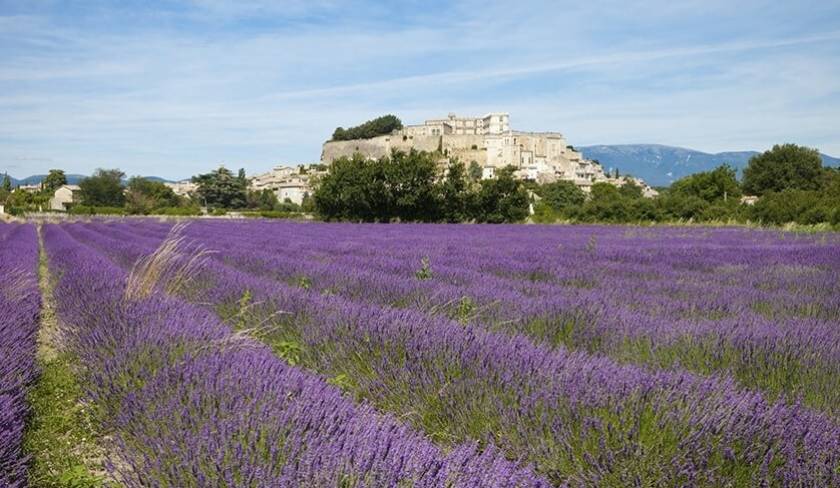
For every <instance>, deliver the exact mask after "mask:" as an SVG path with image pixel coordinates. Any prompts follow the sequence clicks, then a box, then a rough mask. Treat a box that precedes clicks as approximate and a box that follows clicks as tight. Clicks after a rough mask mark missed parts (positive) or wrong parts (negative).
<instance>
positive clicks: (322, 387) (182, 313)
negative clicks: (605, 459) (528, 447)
mask: <svg viewBox="0 0 840 488" xmlns="http://www.w3.org/2000/svg"><path fill="white" fill-rule="evenodd" d="M45 242H46V247H47V252H48V255H49V258H50V265H51V267H52V268H53V270H54V272H55V273H56V274H57V275H59V276H61V279H60V281H59V282H58V284H57V286H56V289H55V297H56V302H57V310H58V313H59V315H60V316H61V317H62V320H63V322H64V323H65V324H67V331H66V334H65V336H66V337H65V339H66V341H67V345H68V347H70V348H71V349H72V351H73V352H74V353H75V354H76V355H77V356H78V357H79V360H80V362H81V363H82V365H83V366H85V370H86V371H87V377H86V384H87V385H88V397H89V399H90V401H92V403H93V404H94V405H95V406H96V410H97V412H98V419H99V420H100V421H101V422H102V424H103V426H104V427H105V429H106V430H107V431H109V432H111V433H112V438H113V443H114V446H111V447H113V448H114V449H112V450H111V452H112V454H111V455H110V457H109V459H108V466H109V470H110V471H111V474H112V476H113V477H115V478H116V479H117V480H118V481H120V482H122V483H124V484H125V485H126V486H545V485H546V483H545V482H544V481H541V480H540V479H539V478H538V477H536V476H535V475H533V474H532V473H531V472H530V471H529V470H526V469H521V468H517V467H516V466H515V465H514V464H512V463H511V462H509V461H507V460H505V459H504V458H503V457H502V456H501V455H500V454H499V453H498V452H497V451H495V450H494V449H493V448H492V447H490V448H487V449H483V450H479V449H477V448H476V446H475V445H474V444H464V445H459V446H455V447H453V449H451V450H450V451H448V452H446V453H444V452H442V451H441V450H440V449H438V448H437V447H435V446H434V445H433V444H431V443H430V442H428V441H427V440H426V439H424V438H423V437H422V436H420V435H418V434H416V433H414V432H412V431H411V430H410V429H408V428H407V427H405V426H403V425H401V424H399V423H398V422H396V421H394V420H393V419H392V418H390V417H387V416H382V415H380V414H378V413H376V412H375V411H373V410H372V409H371V408H370V407H369V406H365V405H356V404H353V403H352V402H350V401H348V400H347V399H346V398H345V397H343V396H342V395H341V393H340V391H339V390H338V389H336V388H335V387H333V386H330V385H327V384H326V383H325V382H324V381H323V380H322V379H320V378H318V377H317V376H313V375H311V374H308V373H305V372H303V371H301V370H299V369H297V368H294V367H292V366H289V365H288V364H286V363H285V362H283V361H280V360H279V359H277V358H276V357H275V356H274V355H273V354H271V351H270V350H269V349H268V348H266V347H265V346H261V345H259V344H258V343H256V342H254V341H252V340H250V339H248V338H247V337H244V336H241V335H234V334H232V333H231V331H230V330H229V329H228V327H226V326H224V325H223V324H222V323H220V322H219V320H218V319H217V318H216V317H215V316H214V315H213V314H210V313H208V312H206V311H203V310H201V309H199V308H197V307H195V306H192V305H189V304H186V303H184V302H181V301H178V300H175V299H172V298H168V297H165V296H162V295H160V294H159V293H152V294H151V295H148V296H144V297H140V298H138V297H137V296H135V295H134V294H131V293H130V294H129V295H126V290H125V281H126V274H125V272H124V271H123V270H121V269H119V268H117V267H115V266H112V265H108V264H107V263H105V262H104V260H103V256H102V255H100V254H99V253H98V252H96V251H94V250H93V249H91V248H90V247H88V246H85V245H82V244H80V243H78V242H77V241H75V240H74V239H72V238H71V237H70V236H69V235H68V234H67V233H66V232H65V231H64V229H63V228H61V227H60V226H48V227H47V229H46V232H45ZM127 296H128V297H132V298H127Z"/></svg>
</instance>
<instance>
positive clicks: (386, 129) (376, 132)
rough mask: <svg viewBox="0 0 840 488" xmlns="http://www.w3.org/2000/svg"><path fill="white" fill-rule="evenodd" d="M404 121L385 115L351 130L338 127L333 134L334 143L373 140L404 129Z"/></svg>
mask: <svg viewBox="0 0 840 488" xmlns="http://www.w3.org/2000/svg"><path fill="white" fill-rule="evenodd" d="M402 128H403V125H402V121H400V119H399V118H397V117H396V116H394V115H383V116H382V117H377V118H375V119H373V120H368V121H367V122H365V123H364V124H361V125H358V126H356V127H351V128H349V129H344V128H342V127H338V128H336V129H335V132H333V136H332V140H333V141H349V140H352V139H371V138H373V137H376V136H381V135H385V134H390V133H391V132H393V131H395V130H399V129H402Z"/></svg>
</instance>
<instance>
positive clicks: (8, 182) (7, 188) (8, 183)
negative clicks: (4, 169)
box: [2, 174, 12, 194]
mask: <svg viewBox="0 0 840 488" xmlns="http://www.w3.org/2000/svg"><path fill="white" fill-rule="evenodd" d="M2 190H3V191H4V192H6V193H7V194H8V193H11V192H12V179H11V178H9V175H8V174H4V175H3V186H2Z"/></svg>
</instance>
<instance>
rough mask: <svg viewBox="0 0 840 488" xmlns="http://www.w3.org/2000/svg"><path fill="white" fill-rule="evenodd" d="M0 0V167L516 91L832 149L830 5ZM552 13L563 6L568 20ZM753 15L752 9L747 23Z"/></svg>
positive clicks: (595, 111)
mask: <svg viewBox="0 0 840 488" xmlns="http://www.w3.org/2000/svg"><path fill="white" fill-rule="evenodd" d="M513 11H514V10H512V9H511V8H510V7H508V6H506V5H505V4H501V3H487V2H481V3H479V2H459V3H458V4H450V3H445V2H424V3H420V2H407V3H401V4H399V5H396V6H394V5H378V4H377V3H375V2H352V3H337V2H331V1H313V2H291V3H288V2H283V5H277V4H275V3H274V2H267V1H263V2H259V1H258V2H249V3H247V4H245V3H243V2H234V1H228V0H194V1H191V2H170V1H156V2H124V3H121V4H120V5H111V4H110V3H108V2H102V1H96V0H91V1H87V2H84V3H81V4H75V5H74V6H73V7H67V6H64V5H61V4H55V3H51V2H45V3H41V2H38V3H33V2H18V1H2V0H0V39H2V46H0V52H2V53H3V56H2V60H0V87H2V88H3V92H4V95H3V96H2V97H0V118H1V119H2V122H0V169H2V170H4V171H7V172H8V173H9V174H10V175H20V178H21V179H22V178H26V177H27V176H31V175H36V174H45V173H47V171H48V170H49V169H52V168H61V169H64V170H65V171H66V172H67V173H68V174H70V173H74V174H90V173H91V172H92V171H93V170H94V169H95V168H98V167H104V168H109V167H119V168H120V169H122V170H123V171H125V172H126V174H128V175H134V174H137V175H144V176H159V177H162V178H165V179H169V180H182V179H185V178H188V177H189V175H194V174H198V173H205V172H207V171H209V170H211V169H213V168H214V167H216V166H217V165H218V164H219V163H223V164H225V166H226V167H228V168H231V169H236V168H239V167H244V168H245V169H246V171H247V173H248V174H251V175H253V174H259V173H263V172H266V171H268V170H270V169H271V168H272V167H274V166H277V165H283V164H287V165H296V164H300V163H310V162H317V161H318V159H319V156H320V151H321V144H322V143H323V142H324V141H325V140H327V139H329V137H330V135H331V134H332V131H333V130H334V129H335V127H338V126H343V127H348V126H353V125H357V124H359V123H362V122H364V121H365V120H369V119H371V118H374V117H376V116H379V115H383V114H387V113H393V114H395V115H397V116H399V117H400V118H401V119H402V120H403V122H404V123H406V124H414V123H422V121H423V120H425V119H429V118H435V117H442V116H445V115H446V114H447V113H448V112H456V113H458V114H463V115H480V114H483V113H486V112H494V111H505V112H509V113H510V114H511V126H512V127H513V128H514V129H516V130H545V131H547V130H552V131H558V132H562V133H563V134H564V135H566V137H567V139H568V141H569V143H570V144H572V145H574V146H575V147H583V146H593V145H624V144H642V143H639V142H637V141H657V142H655V143H651V144H660V145H667V146H676V147H683V148H692V149H694V150H698V151H701V152H706V153H711V154H715V153H720V152H741V151H763V150H766V149H769V148H770V147H771V146H772V145H773V144H781V143H785V142H794V143H797V144H801V145H805V146H808V147H815V148H817V149H819V150H820V151H821V152H822V153H823V154H827V155H832V156H834V155H838V156H840V134H837V133H836V130H834V129H833V126H832V123H833V121H834V120H836V119H837V117H838V115H840V89H839V88H840V86H838V82H837V80H838V79H840V43H838V42H837V41H839V40H840V30H838V28H837V26H838V20H840V5H824V4H823V3H821V2H805V3H804V4H798V5H778V4H777V3H773V2H749V3H747V4H740V5H735V6H733V5H729V4H727V3H724V2H714V3H707V2H706V3H697V4H678V5H673V4H672V3H669V2H662V1H658V0H657V1H647V2H640V3H636V4H634V5H632V6H630V5H626V4H623V3H617V2H600V3H598V4H597V5H591V4H590V5H578V4H567V5H561V4H558V3H556V2H541V1H527V2H525V3H519V4H517V7H516V9H515V12H516V14H517V15H510V13H511V12H513ZM558 25H561V26H562V27H563V28H562V29H558V28H557V27H558ZM745 26H748V27H749V28H745Z"/></svg>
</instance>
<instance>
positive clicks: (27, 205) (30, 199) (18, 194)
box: [4, 188, 50, 215]
mask: <svg viewBox="0 0 840 488" xmlns="http://www.w3.org/2000/svg"><path fill="white" fill-rule="evenodd" d="M49 199H50V195H47V194H46V193H40V192H30V191H25V190H21V189H19V188H18V189H16V190H14V191H13V192H11V193H10V194H8V195H7V196H6V198H5V200H4V201H5V205H6V207H7V208H6V211H7V212H9V213H10V214H12V215H22V214H23V213H24V212H37V211H39V210H42V209H45V208H47V206H48V204H49Z"/></svg>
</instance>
